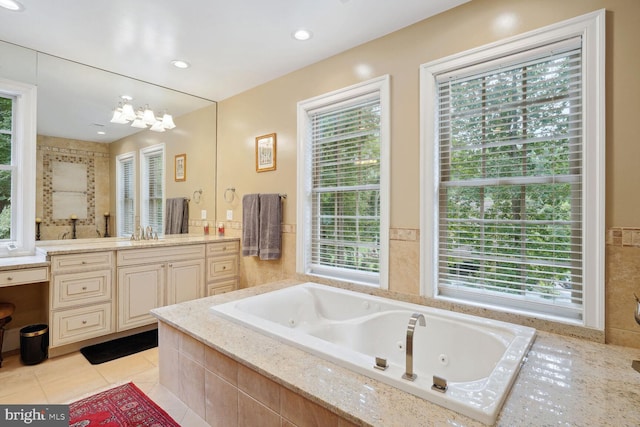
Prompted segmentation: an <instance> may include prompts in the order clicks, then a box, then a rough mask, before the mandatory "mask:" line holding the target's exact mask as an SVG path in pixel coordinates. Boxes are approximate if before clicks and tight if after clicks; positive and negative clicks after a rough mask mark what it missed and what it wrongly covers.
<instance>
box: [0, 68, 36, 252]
mask: <svg viewBox="0 0 640 427" xmlns="http://www.w3.org/2000/svg"><path fill="white" fill-rule="evenodd" d="M36 101H37V95H36V87H35V86H33V85H29V84H25V83H20V82H15V81H11V80H7V79H2V78H0V242H2V243H1V244H0V257H4V256H21V255H29V254H33V253H34V250H35V234H36V233H35V227H34V222H35V218H36V215H35V210H36V209H35V200H36V157H37V156H36V110H37V107H36V105H37V102H36ZM9 245H10V246H11V250H9Z"/></svg>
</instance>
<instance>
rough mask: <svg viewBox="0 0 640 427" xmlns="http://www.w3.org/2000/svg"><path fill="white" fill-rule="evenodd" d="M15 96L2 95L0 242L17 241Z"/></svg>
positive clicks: (0, 110)
mask: <svg viewBox="0 0 640 427" xmlns="http://www.w3.org/2000/svg"><path fill="white" fill-rule="evenodd" d="M15 99H16V97H15V96H10V95H8V94H7V95H4V94H2V93H0V241H11V240H15V237H14V235H15V232H14V230H15V222H16V221H15V220H16V217H15V215H12V209H11V200H12V193H14V189H13V188H14V185H13V183H14V182H15V178H14V175H15V172H16V166H15V162H14V161H13V156H12V153H13V146H14V143H13V141H14V134H15V126H14V119H15Z"/></svg>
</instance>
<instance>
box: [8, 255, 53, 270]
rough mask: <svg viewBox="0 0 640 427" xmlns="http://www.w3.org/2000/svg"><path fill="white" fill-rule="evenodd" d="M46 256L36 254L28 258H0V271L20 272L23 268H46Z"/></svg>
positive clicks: (47, 263)
mask: <svg viewBox="0 0 640 427" xmlns="http://www.w3.org/2000/svg"><path fill="white" fill-rule="evenodd" d="M48 266H49V261H47V257H46V255H44V254H42V253H36V254H35V255H30V256H16V257H5V258H0V271H6V270H22V269H25V268H36V267H48Z"/></svg>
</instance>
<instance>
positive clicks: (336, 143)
mask: <svg viewBox="0 0 640 427" xmlns="http://www.w3.org/2000/svg"><path fill="white" fill-rule="evenodd" d="M309 118H310V121H311V128H310V132H311V135H310V141H311V144H312V149H311V168H312V170H311V218H312V220H311V229H312V231H311V236H312V237H311V259H310V261H311V264H312V266H313V270H314V271H316V272H323V271H325V272H326V271H328V270H336V269H337V270H348V271H350V272H354V273H355V272H357V273H358V274H356V275H358V276H360V279H361V280H364V281H377V275H378V272H379V267H380V259H379V256H380V175H381V174H380V147H381V144H380V99H379V95H378V94H377V93H374V94H368V95H365V96H361V97H358V98H356V99H350V100H348V101H346V102H343V103H339V104H338V105H331V106H329V107H327V108H322V109H318V110H316V111H311V112H310V113H309ZM369 276H373V277H376V279H373V280H372V277H369Z"/></svg>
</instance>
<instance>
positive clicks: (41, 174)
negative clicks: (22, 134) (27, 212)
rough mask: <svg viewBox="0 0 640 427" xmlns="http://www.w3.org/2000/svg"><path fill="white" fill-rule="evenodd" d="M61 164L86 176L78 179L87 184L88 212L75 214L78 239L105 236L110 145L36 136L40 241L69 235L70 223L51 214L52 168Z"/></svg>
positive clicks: (108, 194)
mask: <svg viewBox="0 0 640 427" xmlns="http://www.w3.org/2000/svg"><path fill="white" fill-rule="evenodd" d="M61 163H62V164H64V163H68V164H74V165H78V166H79V167H77V168H74V169H77V170H78V171H83V172H82V173H84V174H85V175H86V176H83V177H79V180H86V182H87V185H86V187H87V188H86V193H87V201H86V205H87V209H86V213H80V212H78V213H77V216H78V217H79V218H80V219H79V220H78V221H77V223H76V235H77V237H78V238H94V237H99V234H100V235H101V234H102V233H104V228H105V224H104V221H105V218H104V212H107V211H109V196H110V183H109V181H110V179H109V145H108V144H100V143H96V142H88V141H78V140H73V139H65V138H55V137H49V136H43V135H38V144H37V173H36V217H40V218H42V224H41V226H40V233H41V240H50V239H59V238H61V237H62V236H63V235H65V233H66V237H67V238H69V237H70V236H71V221H70V220H69V219H64V218H56V217H54V212H53V207H54V203H53V199H54V194H53V191H54V188H53V186H54V182H55V179H54V178H55V177H54V173H55V170H56V168H55V166H56V165H58V166H59V165H60V164H61ZM80 166H82V167H80ZM80 178H81V179H80ZM56 216H58V215H56ZM85 217H86V218H85ZM111 219H112V220H113V217H111ZM111 225H112V224H110V229H111Z"/></svg>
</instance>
